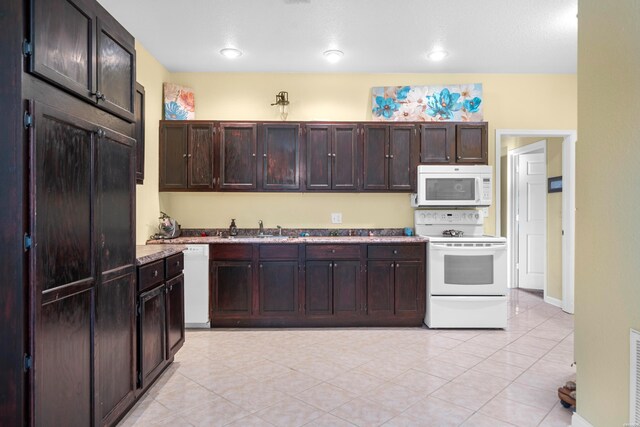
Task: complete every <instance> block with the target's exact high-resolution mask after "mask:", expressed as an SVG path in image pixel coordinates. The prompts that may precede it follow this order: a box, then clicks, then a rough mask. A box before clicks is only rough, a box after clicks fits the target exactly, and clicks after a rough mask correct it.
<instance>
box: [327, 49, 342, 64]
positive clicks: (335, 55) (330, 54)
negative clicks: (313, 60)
mask: <svg viewBox="0 0 640 427" xmlns="http://www.w3.org/2000/svg"><path fill="white" fill-rule="evenodd" d="M323 55H324V57H325V58H327V61H329V62H331V63H332V64H335V63H336V62H338V61H340V58H342V57H343V56H344V52H342V51H341V50H335V49H332V50H325V51H324V53H323Z"/></svg>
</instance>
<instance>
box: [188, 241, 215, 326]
mask: <svg viewBox="0 0 640 427" xmlns="http://www.w3.org/2000/svg"><path fill="white" fill-rule="evenodd" d="M183 252H184V325H185V327H186V328H210V327H211V323H210V321H209V245H187V249H185V250H184V251H183Z"/></svg>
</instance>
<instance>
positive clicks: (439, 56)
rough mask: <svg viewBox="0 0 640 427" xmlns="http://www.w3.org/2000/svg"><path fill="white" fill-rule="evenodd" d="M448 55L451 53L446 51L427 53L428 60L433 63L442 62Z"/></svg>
mask: <svg viewBox="0 0 640 427" xmlns="http://www.w3.org/2000/svg"><path fill="white" fill-rule="evenodd" d="M448 55H449V52H447V51H446V50H432V51H431V52H429V53H427V58H429V59H430V60H431V61H442V60H443V59H444V58H446V57H447V56H448Z"/></svg>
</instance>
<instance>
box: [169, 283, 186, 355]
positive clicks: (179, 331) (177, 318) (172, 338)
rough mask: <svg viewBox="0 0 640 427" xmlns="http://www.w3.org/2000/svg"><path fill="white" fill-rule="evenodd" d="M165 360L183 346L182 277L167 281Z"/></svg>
mask: <svg viewBox="0 0 640 427" xmlns="http://www.w3.org/2000/svg"><path fill="white" fill-rule="evenodd" d="M166 287H167V289H166V294H167V298H166V299H167V301H166V304H167V307H166V311H167V359H171V358H172V357H173V356H175V355H176V353H177V352H178V350H180V349H181V348H182V345H183V344H184V275H183V274H181V275H179V276H178V277H174V278H173V279H169V280H167V284H166Z"/></svg>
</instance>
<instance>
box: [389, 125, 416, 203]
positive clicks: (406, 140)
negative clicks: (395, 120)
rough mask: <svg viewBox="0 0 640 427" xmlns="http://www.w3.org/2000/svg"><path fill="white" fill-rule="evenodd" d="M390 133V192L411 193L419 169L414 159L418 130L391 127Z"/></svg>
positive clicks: (406, 127) (409, 127)
mask: <svg viewBox="0 0 640 427" xmlns="http://www.w3.org/2000/svg"><path fill="white" fill-rule="evenodd" d="M389 133H390V135H389V190H398V191H407V192H409V191H411V189H412V188H413V187H414V186H415V184H414V180H413V179H411V178H412V177H413V176H414V173H413V170H414V169H415V168H416V167H417V162H415V160H417V159H415V158H412V153H413V147H414V142H413V141H414V138H415V136H416V128H415V127H414V126H390V131H389Z"/></svg>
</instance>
